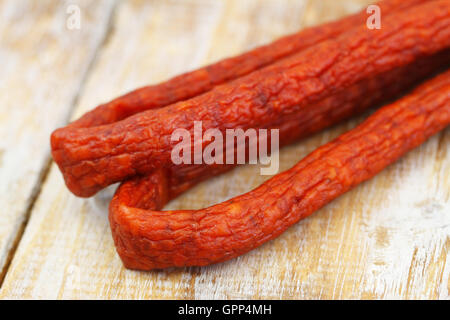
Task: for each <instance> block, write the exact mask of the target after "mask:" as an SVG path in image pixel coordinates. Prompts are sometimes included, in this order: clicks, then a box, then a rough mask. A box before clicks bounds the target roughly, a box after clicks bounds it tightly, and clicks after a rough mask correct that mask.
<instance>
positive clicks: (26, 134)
mask: <svg viewBox="0 0 450 320" xmlns="http://www.w3.org/2000/svg"><path fill="white" fill-rule="evenodd" d="M71 4H72V5H76V7H69V4H68V2H64V1H51V0H47V1H27V0H23V1H17V0H3V1H0V15H1V16H0V39H1V41H0V61H1V63H2V67H1V68H0V90H1V92H2V94H1V95H0V136H1V137H2V139H1V141H0V177H1V182H0V207H1V208H2V213H1V214H0V279H1V278H2V276H1V275H2V273H3V272H4V270H3V269H4V267H5V264H6V263H7V260H8V254H9V251H10V249H11V247H12V246H13V245H14V241H15V239H16V238H17V237H18V235H19V236H20V231H21V225H22V224H23V222H24V220H25V219H26V215H27V208H28V207H29V205H30V202H32V200H33V197H34V195H35V194H36V193H37V191H38V189H39V186H40V177H41V176H42V174H43V172H44V171H45V169H46V167H47V164H48V161H49V155H50V149H49V134H50V132H51V131H52V130H53V129H54V128H55V127H56V126H59V125H62V124H63V123H64V122H65V121H67V118H68V115H69V112H70V110H71V107H72V105H73V103H74V100H75V98H76V97H77V94H78V92H79V90H80V87H81V86H82V85H83V80H84V77H85V74H86V71H87V70H88V67H89V65H90V64H91V62H92V61H93V59H94V57H95V53H96V52H97V49H98V48H99V46H100V45H101V43H102V39H103V37H104V35H105V33H106V29H107V25H108V20H109V17H110V15H111V12H112V8H113V5H114V2H113V1H109V0H106V1H72V2H71ZM71 8H72V9H73V8H75V9H76V8H80V9H81V10H82V15H81V20H80V22H81V25H80V26H81V28H80V29H69V28H68V25H67V19H68V18H71V17H72V18H74V16H73V12H72V11H71ZM68 10H69V11H68ZM71 26H72V25H71Z"/></svg>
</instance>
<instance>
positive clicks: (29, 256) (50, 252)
mask: <svg viewBox="0 0 450 320" xmlns="http://www.w3.org/2000/svg"><path fill="white" fill-rule="evenodd" d="M369 2H370V1H365V0H353V1H351V0H345V1H333V0H324V1H316V0H310V1H299V0H292V1H280V0H264V1H257V0H246V1H242V0H233V1H223V2H221V1H206V0H189V1H152V2H144V1H127V2H122V3H120V5H119V6H118V7H117V9H116V15H115V18H114V21H113V25H112V32H111V34H110V35H109V37H108V41H107V43H106V44H105V45H104V47H103V48H102V51H101V52H100V53H99V55H98V59H96V63H95V64H94V66H93V68H92V70H91V72H90V74H89V77H88V79H87V83H86V87H85V89H84V90H83V92H82V94H81V96H80V99H79V101H78V103H77V105H76V111H75V115H74V117H78V116H79V115H81V114H82V113H83V112H85V111H86V110H88V109H90V108H92V107H93V106H95V105H97V104H98V103H100V102H103V101H107V100H109V99H110V98H112V97H114V96H117V95H118V94H121V93H124V92H126V91H128V90H130V89H132V88H135V87H137V86H141V85H144V84H148V83H156V82H159V81H161V80H164V79H166V78H168V77H170V76H172V75H175V74H178V73H180V72H183V71H187V70H189V69H193V68H196V67H198V66H200V65H204V64H206V63H209V62H212V61H215V60H217V59H220V58H222V57H225V56H229V55H233V54H237V53H239V52H241V51H244V50H247V49H249V48H252V47H254V46H256V45H258V44H262V43H265V42H268V41H270V40H272V39H274V38H276V37H279V36H281V35H283V34H286V33H290V32H293V31H296V30H298V29H300V28H301V27H304V26H306V25H312V24H316V23H320V22H323V21H326V20H330V19H334V18H337V17H338V16H341V15H343V14H346V13H349V12H353V11H356V10H358V9H360V8H362V7H364V5H367V4H368V3H369ZM361 119H362V118H360V119H355V120H353V121H350V122H347V123H345V124H343V125H341V126H338V127H334V128H332V129H330V130H327V131H325V132H323V133H321V134H317V135H315V136H313V137H311V138H309V139H306V140H303V141H301V142H299V143H297V144H295V145H293V146H290V147H287V148H284V149H283V150H281V152H280V163H281V168H280V169H281V170H284V169H287V168H289V167H291V166H292V165H294V164H295V163H296V162H297V161H299V160H300V159H301V158H302V157H303V156H305V155H306V154H308V153H309V152H311V151H312V150H314V149H315V148H316V147H317V146H318V145H320V144H323V143H325V142H327V141H329V140H330V139H332V138H333V137H335V136H337V135H338V134H340V133H342V132H344V131H345V130H348V129H349V128H351V127H353V126H354V125H355V124H356V123H358V122H359V121H361ZM449 146H450V130H446V131H444V132H443V133H441V134H440V135H438V136H436V137H434V138H433V139H431V140H430V141H429V142H427V143H426V144H424V145H423V146H422V147H420V148H418V149H416V150H414V151H413V152H411V153H409V154H408V155H407V156H406V157H404V158H403V159H402V160H401V161H399V162H398V163H396V164H395V165H393V166H391V167H389V168H388V169H387V170H385V171H383V172H382V173H381V174H379V175H378V176H377V177H376V178H375V179H372V180H371V181H368V182H366V183H364V184H362V185H361V186H360V187H358V188H356V189H355V190H353V191H351V192H349V193H347V194H346V195H344V196H343V197H340V198H339V199H337V200H336V201H334V202H333V203H331V204H330V205H328V206H327V207H325V208H323V209H322V210H320V211H318V212H317V213H315V214H314V215H313V216H311V217H310V218H308V219H306V220H303V221H301V222H300V223H298V224H297V225H295V226H293V227H292V228H290V229H289V230H288V231H287V232H286V233H284V234H283V235H282V236H281V237H279V238H278V239H276V240H274V241H271V242H269V243H267V244H265V245H263V246H262V247H260V248H258V249H256V250H254V251H252V252H250V253H248V254H246V255H244V256H242V257H240V258H238V259H235V260H232V261H228V262H226V263H222V264H218V265H214V266H210V267H205V268H186V269H172V270H165V271H157V272H138V271H130V270H126V269H124V268H123V266H122V264H121V262H120V259H119V258H118V256H117V254H116V252H115V248H114V245H113V241H112V239H111V233H110V230H109V225H108V221H107V205H108V200H109V197H110V196H111V192H112V190H113V188H111V189H109V190H106V191H104V192H102V193H100V194H99V195H98V196H96V197H95V198H93V199H88V200H84V199H78V198H76V197H74V196H73V195H72V194H70V193H69V191H67V190H66V188H65V186H64V183H63V180H62V177H61V174H60V173H59V171H58V170H57V168H56V166H55V165H52V166H51V169H50V173H49V176H48V178H47V179H46V181H45V183H44V184H43V186H42V191H41V193H40V194H39V197H38V199H37V201H36V204H35V206H34V207H33V210H32V212H31V217H30V220H29V222H28V225H27V227H26V230H25V233H24V235H23V238H22V239H21V242H20V245H19V247H18V250H17V252H16V254H15V256H14V259H13V261H12V264H11V267H10V269H9V271H8V273H7V275H6V278H5V281H4V283H3V286H2V287H1V291H0V298H62V299H65V298H75V299H77V298H100V299H125V298H127V299H134V298H136V299H158V298H187V299H199V298H220V299H227V298H270V299H278V298H293V299H319V298H321V299H332V298H335V299H338V298H350V299H358V298H370V299H383V298H424V299H436V298H440V299H448V298H449V291H450V282H449V281H450V279H449V274H450V255H449V248H450V154H449V152H450V149H449ZM265 179H267V177H264V176H260V175H259V167H258V166H250V165H249V166H243V167H239V168H237V169H236V170H234V171H232V172H229V173H227V174H226V175H223V176H221V177H216V178H213V179H211V180H209V181H207V182H205V183H202V184H201V185H199V186H197V187H196V188H194V189H193V190H191V191H189V192H188V193H186V194H184V195H183V196H181V197H180V198H178V199H176V200H175V201H173V202H171V203H170V204H169V206H168V208H170V209H180V208H184V209H188V208H201V207H204V206H207V205H210V204H213V203H217V202H220V201H222V200H225V199H228V198H230V197H232V196H235V195H237V194H240V193H243V192H245V191H248V190H250V189H252V188H254V187H256V186H257V185H259V184H260V183H261V182H262V181H264V180H265Z"/></svg>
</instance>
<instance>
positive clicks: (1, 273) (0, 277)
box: [0, 0, 121, 290]
mask: <svg viewBox="0 0 450 320" xmlns="http://www.w3.org/2000/svg"><path fill="white" fill-rule="evenodd" d="M119 3H121V2H117V0H114V4H113V6H112V10H111V13H110V15H109V16H108V19H107V22H106V28H105V32H104V34H103V36H102V37H101V39H100V41H99V43H98V46H97V49H96V50H95V52H94V55H93V57H92V59H91V61H90V62H89V63H88V67H87V69H86V72H85V73H84V74H83V76H82V77H81V81H80V86H79V88H78V90H77V93H76V95H75V96H74V98H73V99H72V102H71V103H70V107H69V108H68V110H69V112H68V113H67V117H66V119H65V121H64V123H69V121H70V119H71V118H72V115H73V113H74V111H75V110H74V108H75V106H76V105H77V103H78V100H79V98H80V96H81V94H82V93H83V91H84V84H85V83H86V80H87V78H88V77H89V75H90V73H91V70H92V69H93V66H94V65H95V64H96V63H97V61H98V57H99V53H100V52H101V50H102V49H103V48H104V47H105V45H106V44H107V43H108V41H109V39H110V38H111V35H112V33H113V31H114V20H115V17H116V10H117V7H118V6H119V5H120V4H119ZM55 129H56V128H55ZM52 162H53V159H52V157H51V156H50V154H48V155H47V159H46V160H45V165H44V166H43V168H42V169H41V172H40V173H39V178H38V180H37V182H36V185H35V186H34V187H33V191H32V193H31V196H30V200H29V203H28V205H27V207H26V209H25V214H24V219H23V221H22V224H21V225H20V227H19V230H18V232H17V234H16V237H15V239H14V241H13V244H12V246H11V248H10V250H9V252H8V256H7V258H6V262H5V265H4V266H3V269H2V270H0V290H1V288H2V286H3V282H4V280H5V278H6V275H7V273H8V270H9V267H10V266H11V262H12V260H13V258H14V255H15V253H16V251H17V248H18V247H19V244H20V241H21V240H22V236H23V234H24V232H25V229H26V227H27V225H28V221H29V220H30V217H31V213H32V212H33V208H34V205H35V203H36V200H37V199H38V198H39V195H40V193H41V190H42V187H43V185H44V183H45V181H46V180H47V176H48V173H49V172H50V168H51V164H52Z"/></svg>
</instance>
